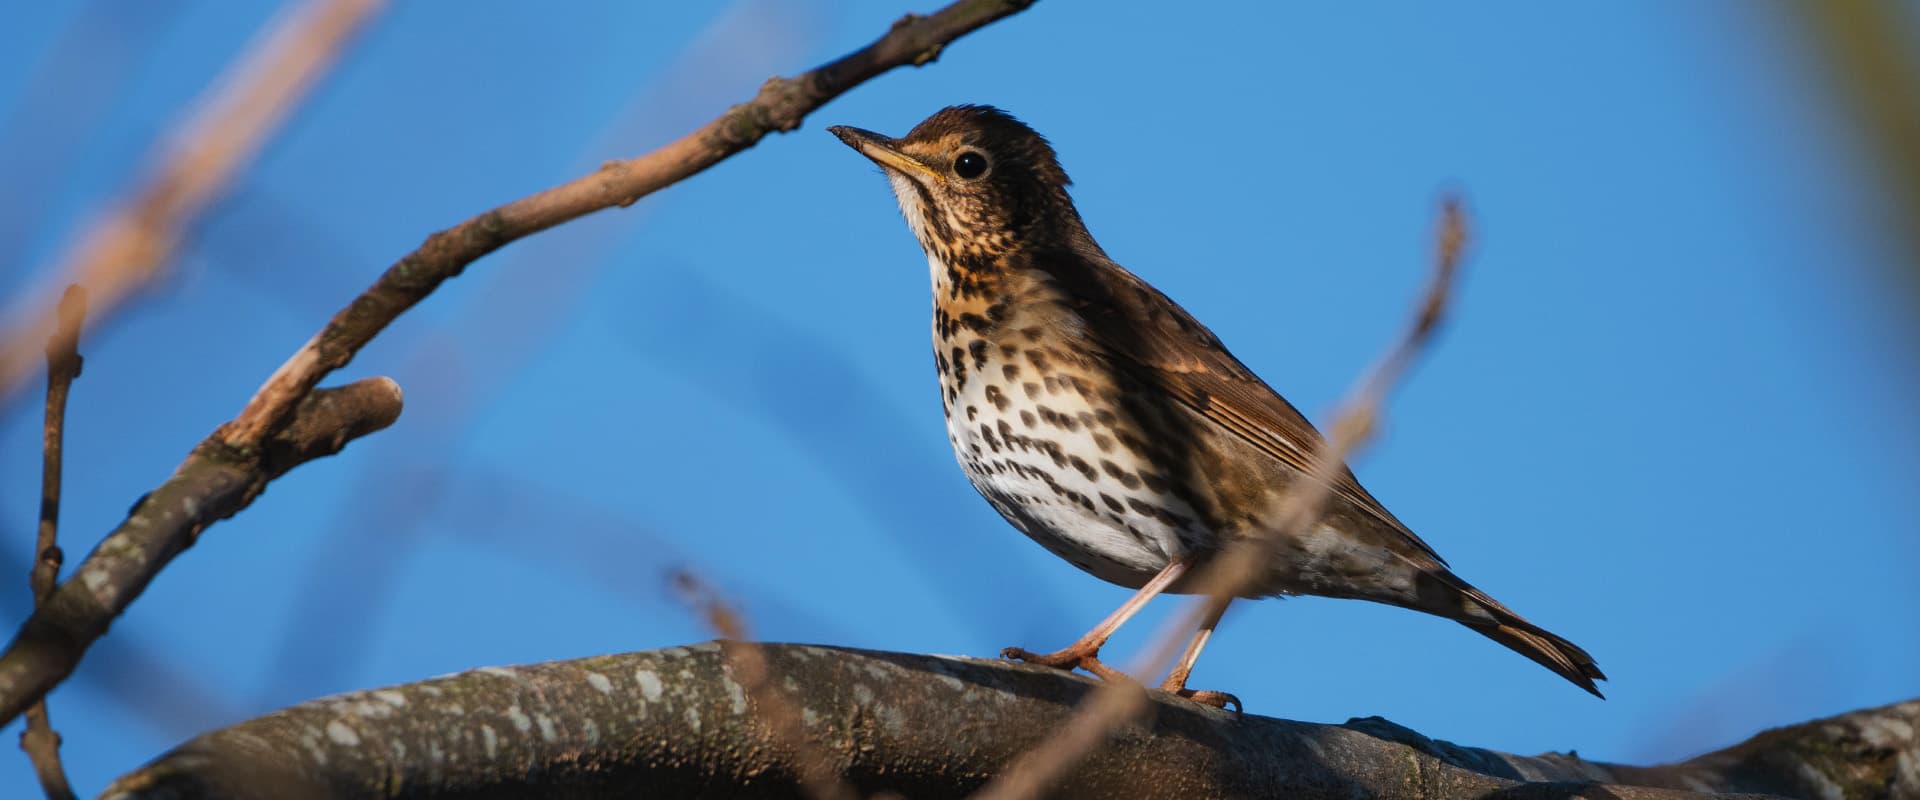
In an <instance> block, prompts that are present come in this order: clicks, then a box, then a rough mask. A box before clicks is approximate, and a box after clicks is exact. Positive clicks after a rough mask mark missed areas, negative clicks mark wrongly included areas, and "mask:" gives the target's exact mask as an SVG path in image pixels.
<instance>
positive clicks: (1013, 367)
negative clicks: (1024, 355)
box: [1000, 362, 1020, 380]
mask: <svg viewBox="0 0 1920 800" xmlns="http://www.w3.org/2000/svg"><path fill="white" fill-rule="evenodd" d="M1000 374H1001V375H1002V376H1004V377H1005V378H1006V379H1007V380H1013V379H1015V378H1018V377H1020V365H1019V364H1015V363H1012V362H1008V363H1006V364H1003V365H1001V367H1000Z"/></svg>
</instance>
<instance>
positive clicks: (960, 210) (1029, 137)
mask: <svg viewBox="0 0 1920 800" xmlns="http://www.w3.org/2000/svg"><path fill="white" fill-rule="evenodd" d="M827 130H829V131H832V132H833V135H835V136H838V137H840V141H843V142H846V143H847V146H849V147H852V148H853V149H855V150H858V151H860V154H861V155H864V156H866V157H867V158H869V159H872V160H873V162H874V163H876V164H879V165H880V168H881V169H882V170H883V171H884V172H885V173H886V175H887V178H888V179H889V180H890V181H892V183H893V192H894V194H895V195H896V196H897V197H898V198H899V200H900V210H901V212H902V213H903V214H905V215H906V218H907V224H908V225H910V226H912V228H913V232H914V235H915V236H917V237H919V239H920V244H921V246H923V247H925V248H926V249H927V251H928V252H929V253H931V254H934V255H937V256H940V257H941V258H942V259H943V260H946V259H951V258H953V257H954V256H956V255H957V256H967V255H976V256H977V255H994V254H998V253H1003V252H1006V251H1009V250H1012V249H1015V248H1018V247H1022V246H1072V245H1075V244H1078V243H1079V240H1080V239H1086V229H1085V227H1084V226H1083V225H1082V224H1081V222H1080V216H1079V214H1077V213H1076V212H1075V211H1074V209H1073V201H1072V200H1071V199H1070V198H1068V196H1067V185H1068V184H1069V183H1070V182H1071V181H1069V180H1068V179H1067V173H1066V171H1065V170H1062V169H1061V168H1060V162H1059V160H1058V159H1056V158H1055V157H1054V154H1053V147H1052V146H1050V145H1048V144H1047V140H1046V139H1045V138H1044V137H1042V136H1041V135H1040V134H1039V133H1037V132H1035V131H1034V130H1033V129H1032V128H1029V127H1027V126H1026V124H1025V123H1023V122H1021V121H1019V120H1017V119H1014V118H1013V116H1012V115H1009V114H1007V113H1006V112H1004V111H1001V110H1000V109H997V108H994V107H992V106H971V105H968V106H950V107H948V108H944V109H941V110H940V111H938V112H936V113H935V114H934V115H933V116H931V117H928V118H926V120H925V121H923V122H921V123H920V124H919V125H916V126H914V128H913V130H912V131H911V132H909V133H908V134H907V135H906V136H904V137H902V138H899V139H893V138H889V137H887V136H882V135H880V134H877V133H874V132H872V131H866V130H861V129H859V128H850V127H847V126H844V125H836V126H834V127H831V128H828V129H827ZM1087 241H1088V242H1091V240H1090V239H1087Z"/></svg>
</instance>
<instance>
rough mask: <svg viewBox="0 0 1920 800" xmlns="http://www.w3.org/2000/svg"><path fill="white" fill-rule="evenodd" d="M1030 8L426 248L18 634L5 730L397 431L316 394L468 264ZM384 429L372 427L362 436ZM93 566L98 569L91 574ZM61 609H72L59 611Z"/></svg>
mask: <svg viewBox="0 0 1920 800" xmlns="http://www.w3.org/2000/svg"><path fill="white" fill-rule="evenodd" d="M1032 2H1033V0H961V2H956V3H954V4H952V5H949V6H947V7H946V8H943V9H941V10H940V11H937V12H935V13H934V14H933V15H931V16H925V17H922V16H918V15H908V16H906V17H903V18H901V19H900V20H898V21H896V22H895V23H894V25H893V27H892V29H890V30H889V31H888V32H887V33H886V34H885V35H883V36H881V37H880V38H879V39H877V40H875V41H874V42H873V43H872V44H869V45H867V46H866V47H864V48H861V49H860V50H857V51H855V52H853V53H851V54H848V55H846V56H843V57H841V58H840V59H838V60H835V61H833V62H831V63H828V64H826V65H824V66H821V67H818V68H816V69H813V70H811V71H808V72H806V73H803V74H801V75H799V76H797V77H794V78H775V79H772V80H769V81H767V82H766V83H765V84H764V85H762V86H761V87H760V92H759V94H758V95H756V96H755V97H754V99H753V100H751V101H748V102H746V103H742V104H740V105H737V106H734V107H733V108H731V109H729V110H728V111H727V112H726V113H725V114H722V115H720V117H719V118H718V119H715V120H713V121H712V122H709V123H707V124H706V125H704V126H702V127H701V128H699V129H698V130H696V131H694V132H693V133H690V134H687V135H686V136H684V137H682V138H680V139H678V140H676V141H674V142H671V143H669V144H667V145H666V146H664V147H662V148H660V149H658V150H655V151H654V152H652V153H649V154H647V155H644V156H641V157H639V158H635V159H632V160H629V161H610V162H608V163H606V164H604V165H602V166H601V167H600V168H599V169H598V170H595V171H594V172H593V173H592V174H590V175H587V176H584V177H582V178H579V179H576V180H574V181H572V182H569V183H565V184H561V185H560V186H556V187H553V188H551V189H547V190H545V191H542V192H539V193H536V194H533V195H530V196H528V197H524V198H521V199H519V200H516V201H514V202H511V203H508V204H506V205H504V206H500V207H499V208H495V209H493V210H491V211H487V212H485V213H482V214H481V215H479V216H477V217H474V218H472V219H469V220H467V221H465V222H462V223H460V224H458V225H455V226H454V227H452V228H448V229H447V230H444V231H441V232H439V233H436V234H433V235H432V236H429V237H428V238H427V241H426V243H424V244H422V245H421V246H420V248H419V249H417V250H415V251H414V252H412V253H410V254H408V255H406V256H405V257H403V258H401V259H400V261H399V262H397V263H395V264H394V265H393V266H391V267H389V268H388V269H387V271H386V272H385V273H383V274H382V275H381V276H380V278H379V279H378V280H376V281H375V282H374V284H373V286H371V287H369V288H368V289H367V290H366V291H365V292H363V293H361V294H360V296H359V297H356V298H354V300H353V301H352V302H351V303H350V304H348V306H347V307H346V308H344V309H342V310H341V311H340V312H338V313H337V314H335V315H334V317H333V319H332V320H330V321H328V323H327V325H326V326H325V327H324V328H322V329H321V331H320V332H319V333H318V334H316V335H315V336H314V337H313V338H312V339H311V340H309V341H308V342H307V343H306V344H305V345H304V346H302V347H301V348H300V350H299V351H297V352H295V353H294V355H293V357H292V358H290V359H288V360H287V362H286V363H285V364H282V365H281V367H280V368H279V369H278V370H276V371H275V372H274V373H273V375H272V376H270V377H269V378H268V379H267V381H266V383H265V384H264V385H263V386H261V387H260V390H259V391H258V392H256V393H255V394H254V396H253V398H252V400H250V401H249V402H248V403H247V405H246V407H245V408H243V409H242V410H241V412H240V414H239V416H237V417H235V418H234V419H232V420H230V421H228V422H227V423H225V424H223V425H221V426H220V428H219V429H217V430H216V431H214V433H213V435H211V436H209V437H207V438H206V439H205V440H203V441H202V442H201V443H200V444H199V445H198V446H197V447H195V448H194V451H193V454H192V455H190V456H189V457H188V458H187V461H186V462H185V463H183V464H182V465H181V467H180V468H179V470H178V471H176V472H175V475H174V477H173V478H172V479H170V480H169V481H168V482H167V483H165V484H163V485H162V486H161V487H160V488H159V489H156V490H154V492H152V493H151V494H149V495H148V497H147V498H146V499H145V500H143V501H142V502H141V503H140V504H138V505H137V506H136V508H135V510H134V513H133V514H132V515H131V516H129V517H128V518H127V521H126V522H123V523H122V524H121V526H120V528H119V529H117V530H116V531H115V532H114V533H113V534H111V535H109V536H108V537H107V539H106V540H105V541H103V542H102V543H101V544H100V547H99V548H98V549H96V550H95V551H94V553H93V554H92V555H90V556H88V558H87V562H86V563H85V564H82V565H81V567H80V569H79V570H77V571H76V573H75V578H74V579H71V580H69V581H68V582H67V583H65V584H63V585H61V587H60V588H59V589H58V590H56V591H55V594H54V597H53V601H52V607H51V608H50V609H49V612H53V611H57V612H58V613H57V614H55V613H49V614H35V615H34V616H33V618H31V619H29V620H28V621H27V623H26V624H25V625H24V626H22V628H21V631H20V634H19V635H18V636H17V637H16V638H15V639H14V641H13V643H12V644H11V645H9V646H8V648H7V650H6V652H5V653H4V654H0V725H4V724H6V723H8V722H11V721H12V720H13V719H14V718H15V717H17V716H19V714H20V712H21V711H22V710H24V709H25V708H26V706H27V705H28V704H29V703H32V702H33V701H34V700H37V699H39V698H40V697H41V696H43V695H44V694H45V693H46V692H47V691H49V690H51V689H52V688H53V687H54V686H55V685H58V683H59V682H60V681H61V680H63V679H65V677H66V676H67V675H70V674H72V672H73V669H74V667H75V666H76V665H77V664H78V663H79V659H80V657H81V655H82V654H84V653H85V651H86V648H87V646H88V645H89V644H91V643H92V642H93V640H94V639H97V638H98V637H99V636H100V635H101V634H102V633H105V631H106V626H107V623H108V622H109V621H110V620H112V619H113V618H114V617H115V616H118V615H119V614H120V612H121V611H123V610H125V609H126V608H127V606H128V605H130V604H131V603H132V602H133V600H134V598H135V597H138V596H139V594H140V592H141V591H143V590H145V588H146V586H147V584H148V583H149V582H151V581H152V580H153V578H154V576H156V575H158V574H159V571H160V569H161V568H163V567H164V566H165V565H166V563H167V562H168V561H170V560H171V559H172V558H173V556H175V555H178V554H179V552H180V551H181V550H183V549H184V548H185V547H186V546H187V545H189V544H191V543H192V542H193V540H194V539H195V538H196V537H197V536H198V535H199V533H200V531H201V530H202V529H204V528H205V527H206V526H207V525H210V524H212V523H213V522H215V521H217V520H220V519H224V518H225V517H228V516H231V515H233V514H235V513H238V512H239V510H240V509H242V508H245V507H246V506H247V505H248V504H249V503H251V502H252V500H253V497H254V496H255V495H257V494H258V493H259V491H260V490H261V489H262V488H264V486H265V484H266V482H267V481H268V480H271V479H272V478H273V477H276V476H278V475H279V474H280V473H281V472H284V471H285V470H286V469H291V468H292V467H293V466H295V465H297V464H298V463H300V462H301V461H304V460H305V459H304V458H301V459H298V460H292V459H289V458H288V454H286V453H284V452H281V451H283V450H284V449H285V447H286V446H287V444H288V443H289V442H307V443H308V445H307V448H306V450H308V451H312V450H316V449H318V448H315V447H313V442H312V437H325V440H326V441H331V442H332V443H333V444H334V445H335V447H334V449H336V450H337V449H338V446H340V445H344V444H345V442H346V440H348V439H350V438H353V437H354V436H357V435H361V434H364V433H367V432H370V431H372V430H377V429H378V428H380V427H384V426H385V424H386V423H389V422H391V421H392V418H393V416H397V415H398V413H399V405H400V403H399V400H400V397H399V387H398V386H395V385H394V384H393V383H392V381H388V380H386V379H379V382H381V383H384V385H385V387H387V392H386V394H387V395H388V401H389V402H388V403H387V404H386V405H388V406H390V412H391V413H385V414H382V415H379V416H368V417H364V418H359V419H356V418H353V417H342V416H341V415H340V414H339V413H337V410H334V409H330V408H329V407H328V406H329V404H330V402H332V401H337V400H339V399H341V397H342V395H341V394H340V393H343V392H345V393H351V395H352V397H354V398H356V399H360V400H365V399H368V396H369V395H370V394H371V393H373V392H370V387H368V386H366V384H368V383H370V382H369V381H361V382H359V383H355V384H351V385H349V386H346V387H341V388H340V389H337V390H335V392H334V394H332V395H330V396H327V397H323V396H322V395H321V393H316V392H315V391H314V387H315V386H317V385H318V384H319V382H320V380H321V379H322V378H324V377H325V376H327V375H328V374H329V373H331V372H333V371H334V370H336V369H338V368H340V367H342V366H344V365H345V364H346V363H347V362H348V361H349V360H351V359H352V358H353V356H354V354H355V353H358V352H359V350H360V348H361V347H362V346H364V345H366V343H367V342H369V341H371V340H372V339H373V337H374V336H376V335H378V334H379V333H380V331H381V330H383V329H385V328H386V326H387V324H388V323H391V322H392V321H393V320H394V319H395V318H397V317H398V316H399V315H400V314H401V313H403V312H405V311H406V310H407V309H409V308H412V307H413V305H414V304H415V303H418V302H420V301H421V300H423V299H425V298H426V297H427V295H429V294H431V293H432V292H433V291H434V289H435V288H437V287H439V285H440V284H441V283H443V282H445V281H446V280H447V279H449V278H452V277H454V276H455V275H458V274H460V272H461V271H462V270H464V269H465V268H466V267H467V265H468V264H471V263H472V262H473V261H474V260H476V259H478V258H480V257H481V256H484V255H486V254H488V253H491V252H493V251H494V250H496V249H499V248H500V247H501V246H503V245H505V244H507V243H508V242H511V241H514V240H515V239H519V238H521V237H524V236H527V235H530V234H533V233H538V232H540V231H543V230H546V229H547V228H550V227H553V226H555V225H558V224H560V223H563V222H566V221H568V220H571V219H575V218H578V217H580V216H583V215H585V214H589V213H592V212H594V211H600V210H604V209H607V208H612V207H616V206H626V205H631V204H632V203H634V202H635V201H637V200H639V199H640V198H641V197H643V196H645V195H647V194H649V193H651V192H653V191H655V190H658V189H660V188H662V187H664V186H667V185H670V184H672V183H674V182H677V181H679V180H682V179H684V178H686V177H688V176H691V175H693V174H695V173H698V172H700V171H701V170H704V169H706V168H707V167H710V166H712V165H714V164H715V163H718V162H719V161H721V160H723V159H725V158H727V157H729V156H732V155H733V154H735V153H738V152H740V151H742V150H745V149H746V148H748V147H750V146H752V145H753V144H754V143H756V142H758V141H759V140H760V139H761V138H762V137H764V136H765V135H766V134H768V133H770V132H773V131H785V130H792V129H794V128H796V127H798V126H799V125H800V121H801V120H802V119H803V118H804V117H805V116H806V115H807V114H808V113H810V112H812V111H813V110H814V109H816V108H819V107H820V106H821V105H823V104H825V103H826V102H827V101H829V100H831V99H833V98H834V97H837V96H839V95H840V94H842V93H844V92H846V91H847V90H849V89H852V88H853V87H855V86H858V85H859V84H861V83H863V82H865V81H867V80H868V79H870V78H873V77H874V76H876V75H879V74H881V73H883V72H886V71H887V70H890V69H893V68H895V67H900V66H906V65H910V64H911V65H920V64H925V63H928V62H930V61H932V60H933V59H934V58H936V57H938V56H939V54H940V51H941V49H942V48H944V47H945V46H946V45H947V44H948V43H949V42H951V41H953V40H954V39H957V38H959V37H961V36H963V35H965V34H967V33H969V32H971V31H974V30H976V29H978V28H980V27H981V26H984V25H986V24H988V23H991V22H993V21H995V20H998V19H1001V18H1003V17H1006V16H1008V15H1011V14H1013V13H1015V12H1018V11H1020V10H1021V9H1024V8H1026V7H1027V6H1028V5H1031V4H1032ZM316 404H317V406H316ZM359 410H361V411H367V412H371V411H375V410H376V409H375V408H373V407H371V406H363V407H362V408H360V409H359ZM375 421H377V422H378V424H375V425H372V426H371V427H369V426H368V424H366V423H369V422H375ZM327 425H332V426H333V427H332V428H331V429H327V428H326V427H325V426H327ZM329 452H331V451H329ZM322 454H323V453H322ZM308 457H313V456H312V455H309V456H308ZM96 565H97V566H98V567H99V569H93V567H95V566H96ZM63 599H64V600H67V601H68V602H67V603H65V604H63V602H62V601H63Z"/></svg>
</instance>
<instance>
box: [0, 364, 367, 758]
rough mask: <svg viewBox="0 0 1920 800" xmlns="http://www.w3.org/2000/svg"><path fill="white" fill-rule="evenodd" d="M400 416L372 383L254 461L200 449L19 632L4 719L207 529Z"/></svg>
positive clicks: (2, 694) (211, 447)
mask: <svg viewBox="0 0 1920 800" xmlns="http://www.w3.org/2000/svg"><path fill="white" fill-rule="evenodd" d="M399 416H400V387H399V386H398V385H397V384H395V383H394V382H393V381H391V380H389V379H387V378H367V379H365V380H360V381H355V382H353V383H350V384H347V385H345V386H341V387H337V388H333V389H322V390H320V391H316V392H313V393H312V394H310V395H308V396H307V398H306V399H305V400H303V401H301V403H300V406H299V408H298V409H297V410H296V412H295V414H294V418H293V421H292V422H291V423H290V424H289V425H287V426H286V428H285V429H284V430H282V431H281V432H280V433H279V434H278V435H276V436H275V437H274V438H273V440H272V441H269V442H267V443H266V444H265V446H263V447H261V448H260V449H259V450H258V451H256V452H254V453H242V452H239V451H235V450H233V449H231V448H227V447H223V446H221V445H220V443H219V442H217V441H207V442H202V443H201V444H200V446H199V447H196V448H194V450H193V453H192V454H190V455H188V456H187V460H186V461H185V462H184V463H182V464H181V465H180V467H179V469H177V470H176V471H175V472H174V473H173V477H171V478H168V479H167V482H166V483H163V484H161V485H160V487H159V488H157V489H154V490H153V491H152V492H149V493H148V494H147V495H146V496H145V497H142V498H140V501H139V502H137V503H135V504H134V507H133V510H132V511H131V512H129V513H128V515H127V519H126V521H124V522H122V523H120V527H118V528H116V529H114V531H113V533H111V534H109V535H108V536H107V538H106V539H105V540H103V541H101V543H100V545H99V546H98V547H96V548H94V551H93V552H92V553H90V554H88V555H87V558H86V560H85V561H82V562H81V563H80V566H79V568H78V569H76V570H74V572H73V575H72V576H71V577H69V578H68V579H67V580H66V582H65V583H62V584H60V586H59V587H58V588H56V589H54V590H53V593H52V594H50V595H49V596H48V597H47V600H46V603H45V604H44V605H42V606H41V607H40V608H37V609H35V610H34V612H33V616H31V617H28V618H27V621H26V623H25V624H23V625H21V627H20V633H19V634H18V635H17V636H16V637H15V638H14V640H13V643H12V644H10V645H8V646H7V650H6V653H5V655H4V656H0V717H4V719H5V720H7V721H11V720H12V719H13V718H14V717H15V716H18V715H19V714H20V712H21V711H22V710H23V709H25V708H26V707H27V705H28V704H30V703H32V702H33V701H35V700H38V699H40V698H41V697H42V696H44V695H45V694H46V693H47V692H48V691H50V690H51V689H52V688H53V687H54V686H56V685H58V684H59V683H60V681H62V680H65V679H66V677H67V676H68V675H71V674H73V670H74V667H75V666H77V665H78V664H79V663H80V657H81V656H82V655H84V654H85V653H86V651H87V647H89V646H90V645H92V644H93V642H94V640H96V639H98V638H100V636H101V635H102V634H105V633H106V632H107V625H108V624H109V623H111V622H112V621H113V618H114V617H117V616H119V615H120V612H121V611H124V610H125V609H126V607H127V606H128V604H130V603H132V602H133V598H135V597H138V596H139V594H140V592H141V591H142V590H144V589H145V588H146V586H147V583H148V582H150V581H152V580H153V577H154V576H155V575H157V574H159V572H160V569H161V568H162V567H164V566H166V564H167V562H169V561H172V560H173V557H174V556H177V555H179V554H180V553H181V551H183V550H185V549H187V547H189V546H191V545H192V544H193V542H194V540H195V539H196V538H198V537H199V535H200V531H202V530H204V529H205V528H206V527H207V526H208V525H211V524H213V523H215V522H218V521H220V520H222V519H225V518H227V517H230V516H232V515H233V514H234V513H236V512H238V511H239V510H240V509H243V508H246V507H247V505H248V504H249V503H252V502H253V499H254V498H255V497H258V496H259V494H260V492H262V491H264V490H265V489H266V488H267V483H268V482H270V481H272V480H273V479H274V478H278V477H280V476H281V475H283V474H285V473H286V472H287V470H290V469H293V468H294V467H296V466H299V465H301V464H304V463H306V462H308V461H311V460H313V459H316V458H323V457H326V456H330V455H333V454H334V453H338V452H340V450H341V448H343V447H345V446H346V444H347V442H349V441H352V440H353V439H357V438H359V437H361V436H365V435H367V434H369V433H373V432H374V431H378V430H380V429H382V428H385V427H387V426H388V425H391V424H393V421H394V420H395V419H398V418H399Z"/></svg>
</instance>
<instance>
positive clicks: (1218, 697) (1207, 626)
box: [1160, 600, 1241, 709]
mask: <svg viewBox="0 0 1920 800" xmlns="http://www.w3.org/2000/svg"><path fill="white" fill-rule="evenodd" d="M1232 602H1233V601H1232V600H1228V601H1227V603H1232ZM1226 613H1227V604H1222V605H1221V606H1220V610H1218V611H1215V612H1213V613H1212V614H1211V615H1209V616H1208V617H1207V618H1206V620H1205V621H1203V622H1201V623H1200V630H1198V631H1195V632H1194V634H1193V641H1190V642H1188V643H1187V651H1186V652H1185V653H1182V654H1181V655H1180V663H1178V664H1175V665H1173V671H1172V672H1169V673H1167V680H1166V681H1165V682H1163V683H1161V684H1160V689H1161V691H1165V692H1170V693H1172V694H1176V695H1179V696H1181V697H1184V698H1187V699H1188V700H1192V701H1194V702H1196V703H1200V704H1202V705H1209V706H1213V707H1215V708H1226V707H1227V704H1228V703H1232V704H1233V707H1234V708H1235V709H1239V708H1240V707H1241V706H1240V698H1238V697H1234V696H1233V695H1230V694H1227V693H1226V692H1205V691H1194V690H1192V689H1189V688H1187V676H1188V675H1191V674H1193V665H1194V662H1196V661H1199V660H1200V651H1201V650H1204V649H1206V647H1207V640H1208V639H1211V638H1213V629H1214V628H1215V627H1216V626H1218V625H1219V624H1220V617H1221V616H1222V615H1224V614H1226Z"/></svg>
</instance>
